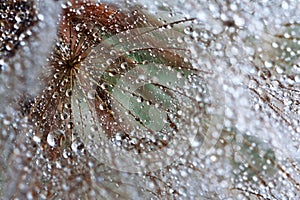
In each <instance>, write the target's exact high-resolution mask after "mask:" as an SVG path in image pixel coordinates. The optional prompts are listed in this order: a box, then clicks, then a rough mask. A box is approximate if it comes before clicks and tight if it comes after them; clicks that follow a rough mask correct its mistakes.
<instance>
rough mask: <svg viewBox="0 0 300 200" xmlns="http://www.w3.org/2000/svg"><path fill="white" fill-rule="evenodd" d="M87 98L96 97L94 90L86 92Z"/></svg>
mask: <svg viewBox="0 0 300 200" xmlns="http://www.w3.org/2000/svg"><path fill="white" fill-rule="evenodd" d="M87 97H88V99H95V98H96V90H90V91H89V92H88V94H87Z"/></svg>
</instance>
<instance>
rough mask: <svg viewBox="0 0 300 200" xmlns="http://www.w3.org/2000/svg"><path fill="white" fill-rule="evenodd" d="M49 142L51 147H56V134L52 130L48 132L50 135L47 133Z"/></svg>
mask: <svg viewBox="0 0 300 200" xmlns="http://www.w3.org/2000/svg"><path fill="white" fill-rule="evenodd" d="M47 143H48V144H49V145H50V146H51V147H54V146H55V145H56V142H55V137H54V134H53V133H52V132H50V133H48V135H47Z"/></svg>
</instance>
